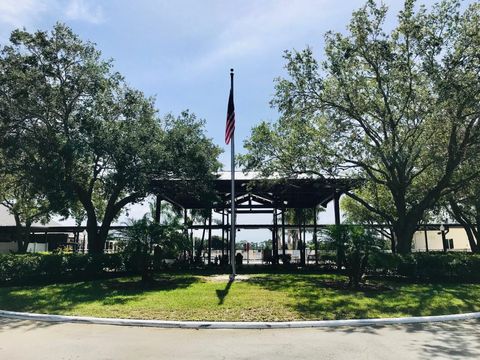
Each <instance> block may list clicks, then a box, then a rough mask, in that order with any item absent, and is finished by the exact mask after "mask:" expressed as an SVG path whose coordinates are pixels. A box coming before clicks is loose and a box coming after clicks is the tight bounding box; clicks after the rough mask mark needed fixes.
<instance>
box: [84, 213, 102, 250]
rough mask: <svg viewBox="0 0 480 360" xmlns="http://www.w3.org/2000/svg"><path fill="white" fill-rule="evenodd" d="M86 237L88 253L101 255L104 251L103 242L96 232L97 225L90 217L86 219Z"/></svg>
mask: <svg viewBox="0 0 480 360" xmlns="http://www.w3.org/2000/svg"><path fill="white" fill-rule="evenodd" d="M87 235H88V253H89V254H103V250H104V249H105V241H103V242H102V241H101V238H100V234H99V231H98V224H97V222H96V221H94V220H92V219H91V218H90V217H89V218H88V219H87Z"/></svg>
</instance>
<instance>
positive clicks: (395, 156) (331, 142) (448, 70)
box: [242, 0, 480, 253]
mask: <svg viewBox="0 0 480 360" xmlns="http://www.w3.org/2000/svg"><path fill="white" fill-rule="evenodd" d="M386 15H387V8H386V7H385V6H384V5H377V4H376V2H375V1H368V2H367V4H366V5H365V6H364V7H363V8H361V9H360V10H358V11H356V12H355V13H354V14H353V17H352V20H351V22H350V24H349V26H348V31H347V32H346V33H345V34H340V33H328V34H327V35H326V38H325V58H324V61H322V62H321V63H319V62H318V61H317V60H316V59H315V57H314V55H313V52H312V50H311V49H310V48H307V49H305V50H303V51H299V52H297V51H287V52H286V53H285V58H286V61H287V65H286V70H287V72H288V77H286V78H280V79H278V81H277V83H276V94H275V97H274V99H273V100H272V104H273V105H274V106H276V107H277V109H278V110H279V112H280V114H281V116H280V119H279V121H278V122H276V123H273V124H272V123H262V124H260V125H259V126H257V127H255V128H254V129H253V134H252V137H251V139H250V140H248V141H247V142H246V143H245V146H246V148H247V150H248V154H247V155H246V156H244V157H243V158H242V161H243V163H244V164H245V165H246V167H247V168H249V169H257V170H261V171H263V172H273V171H280V172H283V173H287V174H290V175H291V174H298V173H303V174H317V175H319V176H326V175H333V176H349V177H352V176H353V177H357V178H360V179H363V180H364V181H365V182H366V183H370V184H374V186H371V185H370V186H369V189H378V190H379V191H380V194H381V195H382V196H381V197H378V196H375V194H373V195H374V196H370V195H372V194H371V191H367V192H366V193H367V194H368V195H369V196H368V197H364V196H362V192H361V191H360V192H355V191H351V192H350V193H349V195H350V196H351V197H352V198H354V199H355V200H356V201H358V202H359V203H361V204H362V205H363V206H365V207H366V208H367V209H368V210H370V211H372V212H373V213H375V214H376V215H378V216H379V217H381V218H382V219H384V221H385V222H386V223H388V224H391V226H392V229H393V232H394V237H395V243H396V247H397V250H398V251H399V252H401V253H406V252H409V251H410V250H411V244H412V237H413V234H414V232H415V230H416V227H417V224H418V223H419V222H420V221H421V219H422V218H423V217H424V213H425V211H426V210H427V209H429V208H432V207H433V206H434V204H435V203H436V202H437V201H438V199H439V198H441V197H442V196H445V195H446V194H449V193H452V192H454V191H455V190H456V189H458V188H460V187H461V186H462V185H464V184H465V182H466V181H467V180H468V179H469V178H472V177H474V176H476V175H477V171H478V169H476V168H473V169H470V171H469V172H467V173H465V174H464V175H463V176H457V172H458V169H459V167H460V166H461V164H462V162H464V160H465V159H466V157H467V156H468V154H473V153H475V152H478V147H479V140H480V123H479V115H480V81H479V72H480V57H479V56H478V49H479V46H480V27H479V24H480V4H478V3H473V4H471V5H469V6H468V7H467V8H466V9H465V10H462V8H461V6H460V3H459V1H455V0H446V1H442V2H440V3H439V4H437V5H435V6H433V7H432V9H431V10H428V9H426V8H425V7H420V8H419V9H418V10H417V11H415V1H413V0H407V1H406V2H405V7H404V9H403V11H401V12H400V13H399V15H398V24H397V26H396V27H395V28H394V29H393V30H392V31H389V32H387V31H386V30H384V22H385V18H386ZM364 193H365V192H364ZM384 195H386V196H387V198H385V196H384ZM376 198H381V201H379V202H376V201H372V199H376ZM385 200H387V201H385Z"/></svg>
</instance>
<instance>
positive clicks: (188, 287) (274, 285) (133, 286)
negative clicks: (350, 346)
mask: <svg viewBox="0 0 480 360" xmlns="http://www.w3.org/2000/svg"><path fill="white" fill-rule="evenodd" d="M343 280H344V278H343V277H341V276H338V275H311V274H296V275H293V274H268V275H267V274H260V275H252V276H251V277H250V279H249V280H247V281H239V282H234V283H233V284H232V285H231V286H229V285H228V284H227V283H226V282H219V281H212V280H211V279H210V278H209V277H206V276H193V275H161V276H158V277H157V278H156V282H155V284H154V285H151V286H150V287H147V288H144V287H142V285H141V284H140V283H139V282H138V278H131V277H130V278H120V279H109V280H98V281H89V282H77V283H72V284H55V285H48V286H38V287H35V286H24V287H8V288H0V309H4V310H15V311H29V312H39V313H53V314H68V315H88V316H99V317H123V318H140V319H167V320H225V321H226V320H239V321H255V320H256V321H259V320H270V321H281V320H314V319H352V318H373V317H397V316H417V315H441V314H450V313H462V312H471V311H480V285H477V284H404V283H394V282H388V283H384V284H385V285H387V286H388V287H389V288H390V289H387V290H369V291H350V290H342V289H339V288H338V286H336V283H338V281H343Z"/></svg>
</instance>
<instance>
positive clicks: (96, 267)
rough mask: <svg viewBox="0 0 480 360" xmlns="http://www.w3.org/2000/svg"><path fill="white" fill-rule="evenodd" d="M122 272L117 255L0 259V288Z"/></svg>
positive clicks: (30, 255)
mask: <svg viewBox="0 0 480 360" xmlns="http://www.w3.org/2000/svg"><path fill="white" fill-rule="evenodd" d="M126 270H128V269H126V267H125V261H124V259H123V257H122V255H121V254H100V255H87V254H85V255H83V254H25V255H16V254H8V255H7V254H5V255H0V284H1V283H31V282H34V281H53V280H63V279H87V278H92V277H96V276H102V275H112V274H115V273H118V272H125V271H126Z"/></svg>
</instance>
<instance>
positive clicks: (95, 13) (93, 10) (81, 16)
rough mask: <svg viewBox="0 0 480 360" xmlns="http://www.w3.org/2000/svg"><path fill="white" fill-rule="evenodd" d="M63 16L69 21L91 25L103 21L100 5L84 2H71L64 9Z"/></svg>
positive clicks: (72, 0)
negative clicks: (79, 21) (78, 21)
mask: <svg viewBox="0 0 480 360" xmlns="http://www.w3.org/2000/svg"><path fill="white" fill-rule="evenodd" d="M65 16H66V18H67V19H70V20H82V21H86V22H90V23H92V24H99V23H102V22H104V21H105V17H104V15H103V10H102V7H101V6H100V5H92V4H90V3H89V2H87V1H86V0H71V1H70V3H69V4H68V6H67V8H66V9H65Z"/></svg>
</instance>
